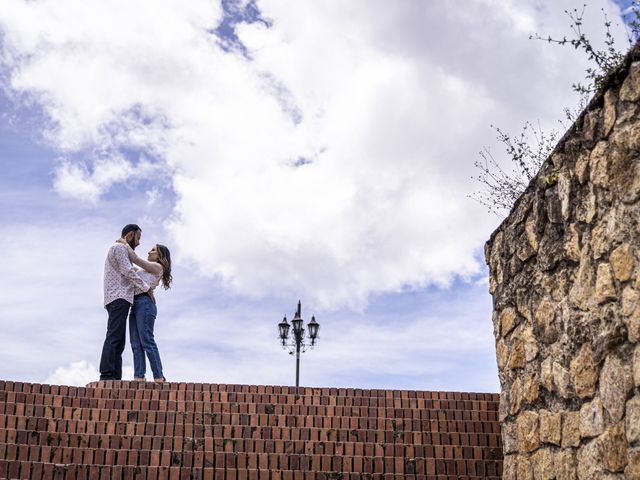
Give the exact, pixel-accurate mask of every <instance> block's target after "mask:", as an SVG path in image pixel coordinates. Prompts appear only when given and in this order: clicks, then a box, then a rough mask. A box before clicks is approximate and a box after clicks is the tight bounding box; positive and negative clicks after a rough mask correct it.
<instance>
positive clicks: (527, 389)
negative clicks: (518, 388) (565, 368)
mask: <svg viewBox="0 0 640 480" xmlns="http://www.w3.org/2000/svg"><path fill="white" fill-rule="evenodd" d="M522 395H523V397H524V400H525V402H527V403H533V402H535V401H536V400H538V399H539V398H540V381H539V379H538V374H536V373H532V372H527V373H525V375H524V385H523V394H522Z"/></svg>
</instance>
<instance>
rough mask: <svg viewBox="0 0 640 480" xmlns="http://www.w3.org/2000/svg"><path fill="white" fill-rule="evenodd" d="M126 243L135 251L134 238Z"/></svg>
mask: <svg viewBox="0 0 640 480" xmlns="http://www.w3.org/2000/svg"><path fill="white" fill-rule="evenodd" d="M127 243H128V244H129V246H130V247H131V248H132V249H133V250H135V249H136V240H135V238H132V239H131V240H129V241H128V242H127Z"/></svg>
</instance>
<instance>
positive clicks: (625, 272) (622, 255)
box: [609, 243, 635, 282]
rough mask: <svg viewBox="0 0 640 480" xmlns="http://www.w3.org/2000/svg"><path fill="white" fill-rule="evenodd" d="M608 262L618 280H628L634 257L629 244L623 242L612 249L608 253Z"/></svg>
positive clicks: (633, 264)
mask: <svg viewBox="0 0 640 480" xmlns="http://www.w3.org/2000/svg"><path fill="white" fill-rule="evenodd" d="M609 263H610V264H611V267H612V268H613V273H614V275H615V277H616V278H617V279H618V281H620V282H626V281H627V280H629V279H630V278H631V274H632V273H633V268H634V266H635V258H634V255H633V250H632V249H631V246H630V245H629V244H628V243H625V244H623V245H620V246H619V247H617V248H616V249H614V250H613V251H612V252H611V255H609Z"/></svg>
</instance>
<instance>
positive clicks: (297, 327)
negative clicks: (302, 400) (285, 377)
mask: <svg viewBox="0 0 640 480" xmlns="http://www.w3.org/2000/svg"><path fill="white" fill-rule="evenodd" d="M302 324H303V320H302V306H301V304H300V301H298V309H297V310H296V313H295V315H294V316H293V320H291V325H289V322H287V317H286V316H285V317H284V318H283V319H282V321H281V322H280V323H279V324H278V330H279V334H280V342H281V343H282V348H287V347H289V348H290V349H291V350H290V352H289V354H290V355H293V352H294V351H295V352H296V388H297V387H299V386H300V353H301V352H302V353H304V352H306V351H307V348H308V347H312V348H313V347H314V346H315V344H316V340H318V330H319V329H320V324H319V323H318V322H316V317H315V316H314V317H311V321H310V322H309V323H308V324H307V328H308V329H309V339H310V340H311V344H307V343H306V342H305V338H304V337H305V329H304V328H303V325H302ZM291 326H293V332H292V335H291V341H290V342H288V341H289V329H290V327H291ZM294 349H295V350H294Z"/></svg>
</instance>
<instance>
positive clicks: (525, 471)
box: [518, 455, 535, 480]
mask: <svg viewBox="0 0 640 480" xmlns="http://www.w3.org/2000/svg"><path fill="white" fill-rule="evenodd" d="M518 480H535V478H534V476H533V464H532V462H531V458H530V457H529V456H528V455H518Z"/></svg>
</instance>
